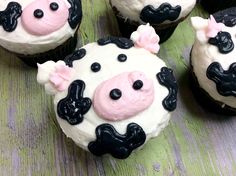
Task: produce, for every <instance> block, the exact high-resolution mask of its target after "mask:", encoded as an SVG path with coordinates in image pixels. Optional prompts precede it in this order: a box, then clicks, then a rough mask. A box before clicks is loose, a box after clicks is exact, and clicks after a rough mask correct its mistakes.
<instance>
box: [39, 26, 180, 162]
mask: <svg viewBox="0 0 236 176" xmlns="http://www.w3.org/2000/svg"><path fill="white" fill-rule="evenodd" d="M140 38H142V40H140ZM131 39H132V40H129V39H127V38H119V37H106V38H102V39H99V40H98V41H97V42H94V43H90V44H87V45H85V46H84V47H82V48H80V49H78V50H76V51H75V52H74V53H72V54H71V55H69V56H68V57H66V58H65V60H64V61H58V62H53V61H48V62H46V63H44V64H41V65H39V67H38V75H37V80H38V82H39V83H40V84H42V85H44V87H45V90H46V91H47V92H48V93H50V94H53V95H54V105H55V111H56V116H57V120H58V122H59V125H60V127H61V128H62V130H63V132H64V133H65V134H66V136H68V137H70V138H72V139H73V140H74V141H75V143H76V144H78V145H79V146H80V147H81V148H83V149H85V150H87V151H89V152H91V153H93V154H94V155H97V156H101V155H104V154H111V155H112V156H113V157H115V158H119V159H125V158H127V157H129V155H130V154H131V153H132V151H134V150H136V149H139V148H141V147H142V146H143V145H144V144H145V143H146V142H147V141H148V140H149V139H151V138H153V137H156V136H157V135H158V134H159V133H160V132H161V131H162V130H163V129H164V128H165V127H166V126H167V125H168V122H169V119H170V116H171V114H172V111H174V110H175V108H176V103H177V84H176V80H175V77H174V75H173V71H172V70H171V69H170V68H167V66H166V64H165V63H164V62H163V61H162V60H161V59H159V58H158V57H157V56H156V53H157V52H158V50H159V45H158V41H159V37H158V36H157V35H156V34H155V30H154V29H153V28H151V27H150V26H148V25H147V26H140V27H139V28H138V31H136V32H135V33H133V35H132V36H131Z"/></svg>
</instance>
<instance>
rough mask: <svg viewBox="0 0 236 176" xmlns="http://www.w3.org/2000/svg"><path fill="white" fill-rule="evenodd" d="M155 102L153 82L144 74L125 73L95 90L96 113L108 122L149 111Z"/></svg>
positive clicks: (136, 72)
mask: <svg viewBox="0 0 236 176" xmlns="http://www.w3.org/2000/svg"><path fill="white" fill-rule="evenodd" d="M153 100H154V87H153V81H152V80H151V79H148V78H147V77H146V76H145V74H144V73H142V72H138V71H135V72H124V73H121V74H119V75H117V76H115V77H113V78H111V79H109V80H107V81H104V82H102V83H101V84H100V85H98V87H97V88H96V90H95V93H94V97H93V106H94V110H95V112H96V113H97V114H98V115H99V116H100V117H101V118H104V119H106V120H111V121H117V120H123V119H127V118H130V117H132V116H135V115H137V114H138V113H140V112H142V111H143V110H145V109H147V108H148V107H149V106H150V105H151V104H152V102H153Z"/></svg>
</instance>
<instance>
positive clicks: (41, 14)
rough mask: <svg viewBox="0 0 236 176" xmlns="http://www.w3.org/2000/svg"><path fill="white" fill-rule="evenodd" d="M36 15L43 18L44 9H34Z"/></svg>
mask: <svg viewBox="0 0 236 176" xmlns="http://www.w3.org/2000/svg"><path fill="white" fill-rule="evenodd" d="M34 17H35V18H43V11H42V10H41V9H36V10H35V11H34Z"/></svg>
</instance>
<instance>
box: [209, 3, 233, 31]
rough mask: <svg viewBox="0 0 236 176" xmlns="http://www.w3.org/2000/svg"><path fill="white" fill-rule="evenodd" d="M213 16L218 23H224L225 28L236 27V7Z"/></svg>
mask: <svg viewBox="0 0 236 176" xmlns="http://www.w3.org/2000/svg"><path fill="white" fill-rule="evenodd" d="M213 16H214V18H215V19H216V21H217V22H218V23H219V22H220V23H224V24H225V26H228V27H233V26H235V25H236V14H235V7H232V8H228V9H226V10H222V11H219V12H217V13H215V14H213Z"/></svg>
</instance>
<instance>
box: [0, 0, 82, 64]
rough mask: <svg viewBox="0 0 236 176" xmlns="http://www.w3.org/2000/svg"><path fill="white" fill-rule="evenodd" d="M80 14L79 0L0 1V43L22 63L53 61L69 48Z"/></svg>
mask: <svg viewBox="0 0 236 176" xmlns="http://www.w3.org/2000/svg"><path fill="white" fill-rule="evenodd" d="M81 18H82V9H81V2H80V0H21V1H20V0H16V1H8V0H7V1H3V2H1V3H0V46H2V47H3V48H4V49H6V50H8V51H10V52H12V53H14V54H16V55H17V56H18V57H19V58H20V59H22V60H23V61H24V62H25V63H26V64H28V65H31V66H36V64H37V63H43V62H45V61H47V59H48V58H50V59H51V60H54V61H56V60H57V59H63V58H64V57H65V56H66V55H68V54H69V53H71V52H73V50H74V49H75V47H76V43H77V29H78V27H79V25H80V22H81Z"/></svg>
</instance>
